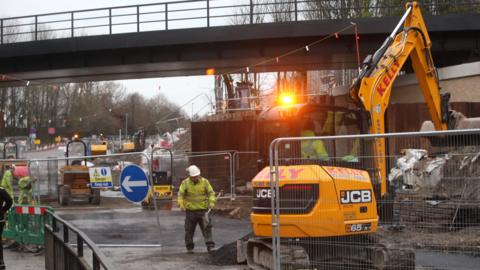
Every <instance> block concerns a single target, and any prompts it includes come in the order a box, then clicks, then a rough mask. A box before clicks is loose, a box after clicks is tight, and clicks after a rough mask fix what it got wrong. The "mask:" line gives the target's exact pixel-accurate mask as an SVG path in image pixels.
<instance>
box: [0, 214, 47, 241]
mask: <svg viewBox="0 0 480 270" xmlns="http://www.w3.org/2000/svg"><path fill="white" fill-rule="evenodd" d="M47 209H48V210H49V211H52V212H53V209H52V208H51V207H48V206H31V205H15V206H14V207H12V209H11V210H10V211H9V212H8V220H7V223H6V225H5V230H4V231H3V237H5V238H8V239H11V240H13V241H15V242H17V243H19V244H34V245H43V244H44V239H45V231H44V226H45V224H48V223H50V220H48V219H46V217H45V211H46V210H47Z"/></svg>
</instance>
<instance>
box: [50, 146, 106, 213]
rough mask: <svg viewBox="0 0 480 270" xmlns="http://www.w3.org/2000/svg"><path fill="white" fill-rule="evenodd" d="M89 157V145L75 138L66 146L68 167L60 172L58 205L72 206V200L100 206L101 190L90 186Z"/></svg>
mask: <svg viewBox="0 0 480 270" xmlns="http://www.w3.org/2000/svg"><path fill="white" fill-rule="evenodd" d="M85 156H87V145H86V144H85V143H84V142H83V141H82V140H80V139H79V138H78V137H75V138H74V139H73V140H71V141H69V142H68V143H67V146H66V157H67V158H68V157H78V159H70V160H69V159H67V161H66V163H67V164H66V165H65V166H64V167H63V168H62V169H61V170H60V174H61V176H60V179H59V183H58V203H59V204H60V205H62V206H67V205H69V204H70V202H71V201H72V199H79V200H82V199H83V200H87V201H88V202H89V203H91V204H94V205H98V204H100V190H99V189H92V188H91V186H90V175H89V169H88V168H89V167H88V161H87V159H86V158H84V157H85Z"/></svg>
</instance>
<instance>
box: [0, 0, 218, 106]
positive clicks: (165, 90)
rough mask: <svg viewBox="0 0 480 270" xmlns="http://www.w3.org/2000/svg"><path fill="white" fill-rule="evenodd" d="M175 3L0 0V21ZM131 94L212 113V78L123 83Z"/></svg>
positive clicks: (152, 0) (108, 0) (130, 81)
mask: <svg viewBox="0 0 480 270" xmlns="http://www.w3.org/2000/svg"><path fill="white" fill-rule="evenodd" d="M171 1H172V0H168V1H167V0H15V1H12V0H0V18H8V17H18V16H25V15H35V14H43V13H52V12H62V11H72V10H81V9H96V8H104V7H116V6H126V5H137V4H148V3H163V2H171ZM118 82H119V83H121V84H123V85H124V86H125V87H126V89H127V91H128V92H129V93H132V92H139V93H140V94H142V95H144V96H145V97H152V96H154V95H156V94H158V93H162V94H164V95H165V96H166V97H167V98H168V99H169V100H170V101H172V102H173V103H176V104H178V105H179V106H183V105H185V106H184V110H185V112H187V113H188V115H191V114H192V111H193V113H194V114H197V113H198V114H205V113H207V112H208V111H209V110H210V106H209V102H210V101H208V99H207V97H206V96H205V95H203V94H202V93H205V94H206V95H208V96H209V97H210V99H211V100H213V95H214V94H213V87H214V78H213V76H190V77H172V78H153V79H141V80H122V81H118ZM197 95H199V96H198V98H196V99H195V100H193V102H192V103H193V104H192V103H190V104H185V102H186V101H188V100H189V99H191V98H193V97H195V96H197Z"/></svg>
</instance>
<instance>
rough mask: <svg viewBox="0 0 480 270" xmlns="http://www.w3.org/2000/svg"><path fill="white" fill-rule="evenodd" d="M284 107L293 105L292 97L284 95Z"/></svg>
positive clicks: (282, 98) (282, 99)
mask: <svg viewBox="0 0 480 270" xmlns="http://www.w3.org/2000/svg"><path fill="white" fill-rule="evenodd" d="M280 100H281V101H282V104H283V105H290V104H292V103H293V97H292V96H290V95H284V96H282V97H281V99H280Z"/></svg>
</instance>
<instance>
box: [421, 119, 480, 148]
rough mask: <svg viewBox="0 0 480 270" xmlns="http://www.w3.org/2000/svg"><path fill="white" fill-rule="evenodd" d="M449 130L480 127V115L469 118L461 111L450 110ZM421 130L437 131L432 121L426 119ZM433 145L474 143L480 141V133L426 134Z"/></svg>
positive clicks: (466, 144) (465, 144)
mask: <svg viewBox="0 0 480 270" xmlns="http://www.w3.org/2000/svg"><path fill="white" fill-rule="evenodd" d="M448 129H449V130H468V129H480V117H474V118H468V117H466V116H465V115H463V114H462V113H460V112H457V111H453V110H452V111H450V112H449V121H448ZM420 131H421V132H428V131H435V126H434V125H433V123H432V121H425V122H423V123H422V127H421V128H420ZM426 137H427V138H428V139H429V141H430V143H431V144H432V146H448V145H463V146H468V145H474V144H477V143H478V142H479V141H480V135H478V134H468V133H465V134H461V135H455V134H452V135H449V136H443V137H438V136H435V137H430V136H426Z"/></svg>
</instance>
